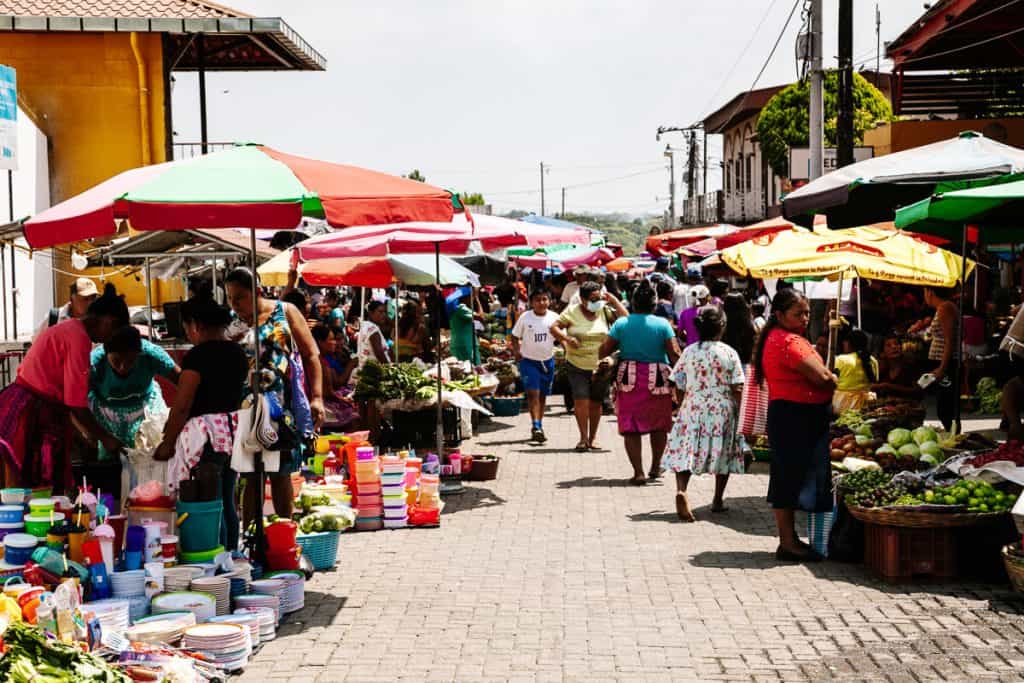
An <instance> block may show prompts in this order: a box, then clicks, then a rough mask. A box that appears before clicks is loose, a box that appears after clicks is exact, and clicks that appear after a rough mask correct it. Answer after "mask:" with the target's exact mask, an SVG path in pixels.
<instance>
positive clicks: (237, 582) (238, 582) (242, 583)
mask: <svg viewBox="0 0 1024 683" xmlns="http://www.w3.org/2000/svg"><path fill="white" fill-rule="evenodd" d="M222 576H226V577H227V578H228V580H229V581H231V597H232V598H234V597H236V596H239V595H245V594H246V593H248V592H249V579H248V578H247V577H246V576H240V575H238V574H237V573H236V572H228V573H227V574H223V575H222Z"/></svg>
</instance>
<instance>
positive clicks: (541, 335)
mask: <svg viewBox="0 0 1024 683" xmlns="http://www.w3.org/2000/svg"><path fill="white" fill-rule="evenodd" d="M549 305H550V299H549V298H548V293H547V291H545V290H543V289H536V290H534V291H533V292H531V293H530V310H529V311H527V312H526V313H523V314H522V315H521V316H519V319H518V320H517V321H516V326H515V327H514V328H513V329H512V351H513V352H514V353H515V355H516V360H518V361H519V376H520V377H521V378H522V380H523V387H524V389H525V390H526V403H527V406H528V407H529V409H530V418H531V419H532V420H533V429H532V431H531V434H530V438H531V439H533V440H534V441H536V442H538V443H544V442H545V441H547V437H546V436H544V424H543V421H544V408H545V405H546V404H547V398H548V396H549V395H551V386H552V384H553V383H554V381H555V338H554V336H553V335H552V334H551V326H552V325H554V324H555V321H557V320H558V314H557V313H554V312H553V311H550V310H548V306H549Z"/></svg>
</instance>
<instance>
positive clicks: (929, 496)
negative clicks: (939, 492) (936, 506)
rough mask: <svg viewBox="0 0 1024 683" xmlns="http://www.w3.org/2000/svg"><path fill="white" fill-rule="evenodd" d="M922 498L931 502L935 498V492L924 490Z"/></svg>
mask: <svg viewBox="0 0 1024 683" xmlns="http://www.w3.org/2000/svg"><path fill="white" fill-rule="evenodd" d="M924 499H925V500H926V501H928V502H929V503H930V502H932V501H933V500H935V492H934V491H925V493H924Z"/></svg>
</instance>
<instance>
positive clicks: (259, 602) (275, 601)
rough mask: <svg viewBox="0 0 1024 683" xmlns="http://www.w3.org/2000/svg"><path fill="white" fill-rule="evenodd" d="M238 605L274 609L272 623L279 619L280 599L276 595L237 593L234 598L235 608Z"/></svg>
mask: <svg viewBox="0 0 1024 683" xmlns="http://www.w3.org/2000/svg"><path fill="white" fill-rule="evenodd" d="M239 607H269V608H270V609H272V610H273V611H274V624H275V626H276V625H277V623H278V622H280V621H281V600H280V599H279V598H278V597H277V596H276V595H260V594H258V593H249V594H248V595H239V596H238V597H237V598H235V608H236V609H237V608H239Z"/></svg>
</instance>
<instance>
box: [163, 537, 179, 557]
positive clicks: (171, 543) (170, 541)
mask: <svg viewBox="0 0 1024 683" xmlns="http://www.w3.org/2000/svg"><path fill="white" fill-rule="evenodd" d="M160 554H161V556H162V557H163V558H164V563H165V564H166V563H167V562H174V561H175V560H177V559H178V537H177V536H161V537H160Z"/></svg>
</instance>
